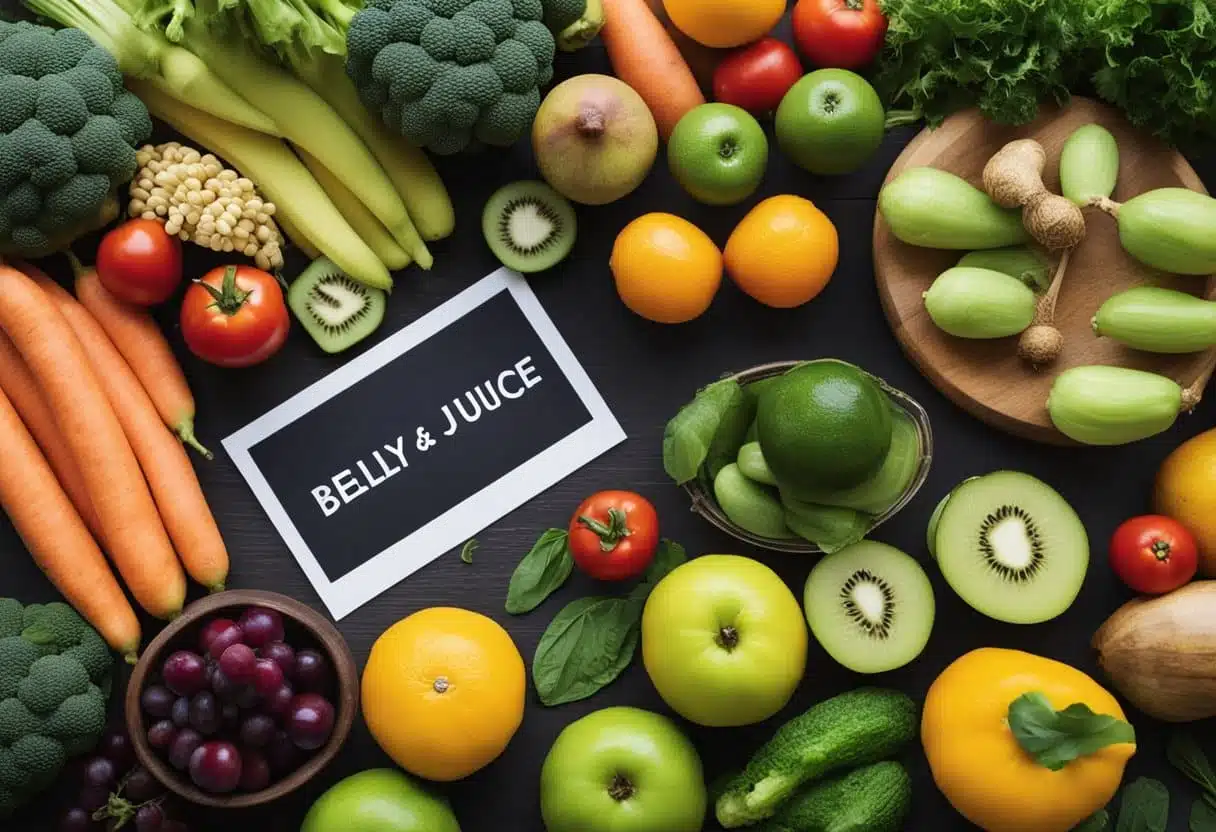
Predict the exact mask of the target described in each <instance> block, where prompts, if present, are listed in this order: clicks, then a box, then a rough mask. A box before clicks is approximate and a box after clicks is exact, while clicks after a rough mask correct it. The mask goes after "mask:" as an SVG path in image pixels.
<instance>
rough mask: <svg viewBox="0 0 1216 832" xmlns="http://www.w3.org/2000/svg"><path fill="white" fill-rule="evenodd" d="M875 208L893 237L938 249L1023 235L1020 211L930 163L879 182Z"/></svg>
mask: <svg viewBox="0 0 1216 832" xmlns="http://www.w3.org/2000/svg"><path fill="white" fill-rule="evenodd" d="M878 210H879V212H880V213H881V214H882V216H883V218H884V219H885V220H886V221H887V225H889V226H890V227H891V233H892V234H894V235H895V237H896V239H898V240H902V241H903V242H905V243H908V244H909V245H914V246H923V247H925V248H942V249H957V250H964V251H966V250H969V249H986V248H1002V247H1003V246H1012V245H1017V244H1018V243H1024V242H1026V240H1027V239H1028V234H1027V231H1026V228H1025V226H1023V225H1022V215H1021V214H1020V213H1019V212H1018V211H1016V210H1007V209H1005V208H1001V207H1000V206H999V205H997V204H996V203H995V202H993V201H992V200H991V199H989V198H988V194H986V193H984V192H983V191H981V190H980V189H979V188H977V187H975V186H974V185H972V184H971V183H969V182H967V181H966V180H965V179H961V178H959V177H957V176H955V175H954V174H952V173H947V172H946V171H944V170H937V169H936V168H928V167H917V168H908V169H907V170H905V171H904V172H903V173H901V174H900V175H899V176H897V177H895V179H893V180H891V181H890V182H888V183H887V184H886V185H885V186H883V189H882V192H881V193H879V195H878Z"/></svg>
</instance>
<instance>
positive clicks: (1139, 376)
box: [1047, 365, 1182, 445]
mask: <svg viewBox="0 0 1216 832" xmlns="http://www.w3.org/2000/svg"><path fill="white" fill-rule="evenodd" d="M1181 409H1182V388H1181V387H1179V386H1178V384H1177V383H1176V382H1175V381H1173V380H1172V379H1168V378H1166V377H1165V376H1159V375H1157V374H1156V373H1146V372H1144V371H1143V370H1129V369H1127V368H1126V367H1107V366H1101V365H1092V366H1086V367H1073V368H1071V369H1069V370H1065V371H1064V372H1062V373H1060V375H1058V376H1056V379H1055V382H1053V383H1052V386H1051V393H1050V394H1049V395H1048V397H1047V412H1048V414H1049V415H1050V416H1051V422H1052V424H1054V425H1055V426H1056V428H1057V429H1058V430H1059V431H1060V433H1062V434H1064V435H1065V436H1067V437H1068V438H1069V439H1072V440H1074V441H1077V442H1081V443H1083V444H1086V445H1124V444H1127V443H1128V442H1136V441H1139V440H1141V439H1147V438H1148V437H1150V436H1155V435H1157V434H1158V433H1161V432H1163V431H1166V430H1169V428H1170V427H1171V426H1172V425H1173V424H1174V422H1175V420H1176V419H1177V418H1178V413H1179V411H1180V410H1181Z"/></svg>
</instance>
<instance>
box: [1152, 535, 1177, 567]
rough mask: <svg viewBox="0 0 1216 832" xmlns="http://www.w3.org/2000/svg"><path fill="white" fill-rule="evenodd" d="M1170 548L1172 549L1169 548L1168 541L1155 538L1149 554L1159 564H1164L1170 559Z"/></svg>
mask: <svg viewBox="0 0 1216 832" xmlns="http://www.w3.org/2000/svg"><path fill="white" fill-rule="evenodd" d="M1171 548H1173V547H1171V546H1170V542H1169V541H1168V540H1162V539H1161V538H1157V539H1156V540H1154V541H1153V545H1152V546H1150V547H1149V552H1151V553H1152V555H1153V557H1155V558H1156V559H1157V560H1159V561H1160V562H1161V563H1165V562H1166V561H1168V560H1169V559H1170V549H1171Z"/></svg>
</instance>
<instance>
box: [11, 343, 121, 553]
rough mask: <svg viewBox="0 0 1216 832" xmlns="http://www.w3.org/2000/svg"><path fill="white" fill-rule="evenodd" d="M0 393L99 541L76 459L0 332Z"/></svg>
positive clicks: (94, 514) (98, 529)
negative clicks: (18, 417) (7, 401)
mask: <svg viewBox="0 0 1216 832" xmlns="http://www.w3.org/2000/svg"><path fill="white" fill-rule="evenodd" d="M0 390H2V391H3V392H4V393H5V394H6V395H7V396H8V399H9V402H10V403H11V404H12V405H13V408H14V409H16V411H17V415H19V416H20V417H21V421H22V422H24V423H25V427H26V430H28V431H29V432H30V433H31V434H32V435H33V437H34V441H36V442H37V443H38V447H39V448H41V449H42V453H43V454H44V455H45V456H46V461H47V462H48V463H50V466H51V470H52V471H54V472H55V477H56V479H58V480H59V484H60V485H61V486H63V490H64V491H65V492H67V495H68V497H69V498H70V499H71V501H72V505H73V506H75V507H76V513H77V514H79V515H80V517H81V519H82V520H84V524H85V526H86V527H87V528H88V530H89V531H90V532H92V533H93V536H94V537H96V538H97V540H98V541H100V540H101V524H100V523H99V522H98V520H97V512H96V511H94V510H93V503H92V501H91V500H89V492H88V489H86V488H85V486H84V478H83V477H82V476H81V475H80V469H79V468H78V467H77V466H76V458H75V457H74V456H72V452H71V450H69V448H68V446H67V445H65V444H64V442H63V434H61V433H60V432H59V425H57V424H55V416H54V414H52V413H51V410H50V408H48V407H47V406H46V402H44V401H43V400H42V393H41V392H39V390H38V382H36V381H35V380H34V377H33V376H32V375H30V370H29V368H28V367H26V366H25V361H24V360H23V359H22V358H21V354H20V353H19V352H17V348H16V347H14V346H13V342H12V341H10V340H9V338H8V336H7V335H5V334H4V333H2V332H0Z"/></svg>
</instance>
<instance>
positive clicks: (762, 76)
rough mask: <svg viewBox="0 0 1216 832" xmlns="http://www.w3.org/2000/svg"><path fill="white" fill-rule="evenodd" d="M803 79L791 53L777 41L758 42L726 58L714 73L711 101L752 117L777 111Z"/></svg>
mask: <svg viewBox="0 0 1216 832" xmlns="http://www.w3.org/2000/svg"><path fill="white" fill-rule="evenodd" d="M801 77H802V63H801V62H800V61H799V60H798V56H797V55H796V54H795V53H794V50H793V49H791V48H790V47H788V46H786V45H785V44H784V43H782V42H781V41H779V40H777V39H776V38H765V39H764V40H758V41H756V42H755V43H753V44H752V45H751V46H745V47H743V48H742V49H738V50H736V51H734V52H732V53H731V54H729V55H727V56H726V57H725V58H724V59H723V60H722V63H720V64H718V68H717V69H716V70H714V98H715V99H717V100H718V101H721V102H723V103H724V104H734V105H735V106H736V107H742V108H743V109H745V110H747V111H748V112H749V113H752V114H753V115H762V114H764V113H771V112H772V111H774V110H776V109H777V105H778V104H780V103H781V99H782V98H784V97H785V94H786V93H787V92H789V89H790V87H792V86H794V84H795V83H796V82H797V81H798V79H799V78H801Z"/></svg>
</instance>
